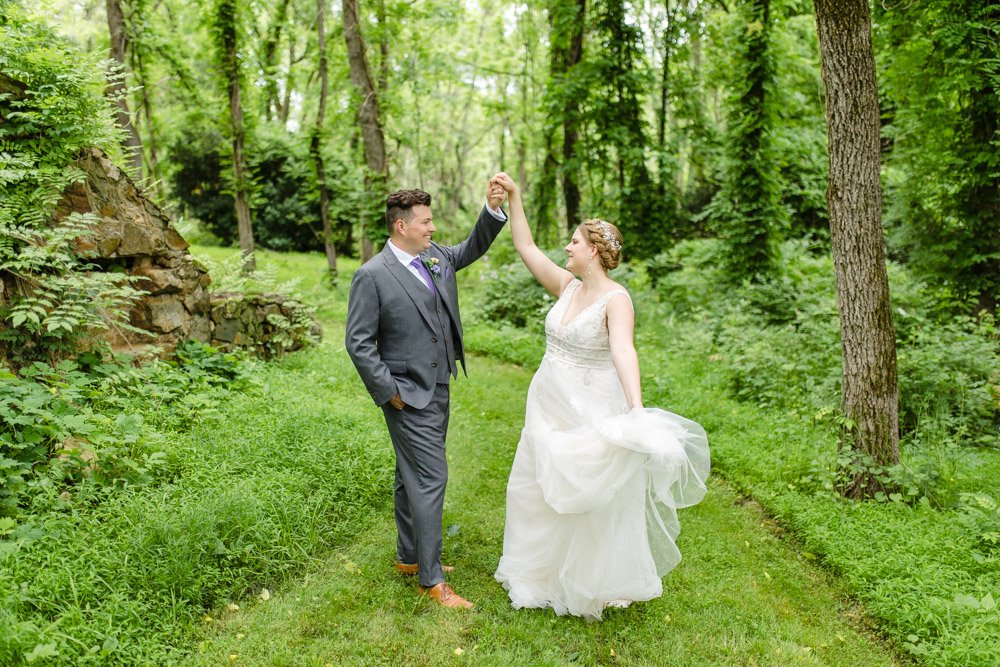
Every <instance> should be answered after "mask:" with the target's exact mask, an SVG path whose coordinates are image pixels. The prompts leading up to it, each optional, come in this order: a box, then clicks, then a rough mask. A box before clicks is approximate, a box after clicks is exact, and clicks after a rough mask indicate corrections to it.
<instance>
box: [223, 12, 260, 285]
mask: <svg viewBox="0 0 1000 667" xmlns="http://www.w3.org/2000/svg"><path fill="white" fill-rule="evenodd" d="M236 1H237V0H220V2H219V5H218V22H219V29H220V32H221V39H222V48H223V53H222V57H223V62H224V63H225V66H224V70H225V71H224V74H225V77H226V84H227V87H228V89H229V119H230V123H231V126H232V133H233V137H232V139H233V198H234V199H235V202H236V231H237V234H238V236H239V240H240V253H241V254H242V256H243V271H244V272H250V271H256V270H257V260H256V259H255V258H254V242H253V223H252V222H251V220H250V205H249V204H248V202H247V177H246V156H245V155H244V144H245V141H246V137H245V133H246V131H245V128H244V124H243V102H242V99H241V97H240V61H239V54H238V51H237V47H238V45H237V30H236V22H237V20H238V16H237V7H236Z"/></svg>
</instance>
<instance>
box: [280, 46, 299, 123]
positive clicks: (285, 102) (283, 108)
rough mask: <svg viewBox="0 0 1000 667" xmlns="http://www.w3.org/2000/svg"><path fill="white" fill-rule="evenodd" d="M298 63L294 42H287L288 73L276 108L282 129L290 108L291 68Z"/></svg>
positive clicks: (292, 80) (286, 121)
mask: <svg viewBox="0 0 1000 667" xmlns="http://www.w3.org/2000/svg"><path fill="white" fill-rule="evenodd" d="M298 61H299V58H298V56H296V55H295V40H291V39H290V40H288V73H287V74H286V75H285V94H284V95H283V96H282V99H281V103H280V104H279V106H278V120H279V121H280V122H281V126H282V127H287V126H288V114H289V111H290V110H291V108H292V83H293V82H294V79H293V77H292V68H293V67H294V66H295V63H297V62H298Z"/></svg>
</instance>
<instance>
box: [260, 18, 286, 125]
mask: <svg viewBox="0 0 1000 667" xmlns="http://www.w3.org/2000/svg"><path fill="white" fill-rule="evenodd" d="M288 2H289V0H278V6H277V7H276V11H275V18H274V22H273V23H272V24H271V25H270V26H269V27H268V31H267V39H266V40H265V41H264V72H263V74H264V95H263V98H264V100H263V101H264V118H265V119H266V120H267V121H268V122H270V121H271V118H272V117H273V116H274V115H275V114H280V109H281V100H280V99H279V97H278V78H277V69H278V46H279V44H280V42H281V31H282V29H283V28H284V27H285V20H286V19H287V17H288Z"/></svg>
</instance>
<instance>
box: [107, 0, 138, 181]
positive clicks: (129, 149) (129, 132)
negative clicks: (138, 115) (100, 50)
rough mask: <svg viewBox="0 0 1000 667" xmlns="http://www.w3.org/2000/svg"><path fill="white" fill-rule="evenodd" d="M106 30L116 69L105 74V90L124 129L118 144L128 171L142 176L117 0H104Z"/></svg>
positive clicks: (122, 22) (124, 36)
mask: <svg viewBox="0 0 1000 667" xmlns="http://www.w3.org/2000/svg"><path fill="white" fill-rule="evenodd" d="M106 4H107V15H108V33H109V35H110V37H111V54H110V57H111V60H113V61H115V62H116V63H118V65H119V67H120V71H119V72H116V73H112V74H111V75H110V76H109V78H108V87H107V91H106V94H107V96H108V98H109V99H110V100H111V101H112V103H113V104H114V105H115V107H116V108H117V113H116V120H117V121H118V125H120V126H121V128H122V129H123V130H125V137H124V139H123V141H122V146H123V148H124V149H125V156H126V158H127V159H128V166H129V169H130V170H131V171H132V175H133V176H134V177H135V178H136V180H139V179H141V178H142V141H141V140H140V139H139V132H138V131H137V130H136V129H135V125H133V124H132V116H131V114H130V113H129V109H128V99H127V96H126V91H127V87H126V85H125V57H126V53H127V52H128V44H129V42H128V33H127V32H126V30H125V15H124V13H123V12H122V3H121V0H107V3H106Z"/></svg>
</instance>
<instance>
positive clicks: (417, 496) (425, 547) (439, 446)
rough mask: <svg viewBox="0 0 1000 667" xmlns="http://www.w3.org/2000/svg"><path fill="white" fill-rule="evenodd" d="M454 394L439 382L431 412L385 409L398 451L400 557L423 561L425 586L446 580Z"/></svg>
mask: <svg viewBox="0 0 1000 667" xmlns="http://www.w3.org/2000/svg"><path fill="white" fill-rule="evenodd" d="M450 400H451V398H450V394H449V391H448V385H447V384H440V383H439V384H438V385H437V386H436V387H435V389H434V396H433V397H432V398H431V402H430V403H429V404H428V405H427V407H425V408H420V409H417V408H414V407H412V406H409V405H407V406H406V407H404V408H403V409H402V410H397V409H396V408H394V407H392V405H390V404H389V403H386V404H385V405H383V406H382V412H383V414H384V415H385V423H386V426H388V427H389V436H390V437H391V438H392V446H393V449H395V450H396V490H395V496H394V505H395V510H396V533H397V538H396V558H397V559H398V560H399V561H400V562H401V563H417V564H418V567H419V570H420V574H419V577H420V585H421V586H428V587H429V586H433V585H435V584H437V583H439V582H442V581H444V580H445V579H444V572H442V570H441V548H442V525H441V523H442V518H441V513H442V511H443V509H444V491H445V487H446V486H447V484H448V460H447V458H446V456H445V437H446V436H447V434H448V415H449V410H448V407H449V402H450Z"/></svg>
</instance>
